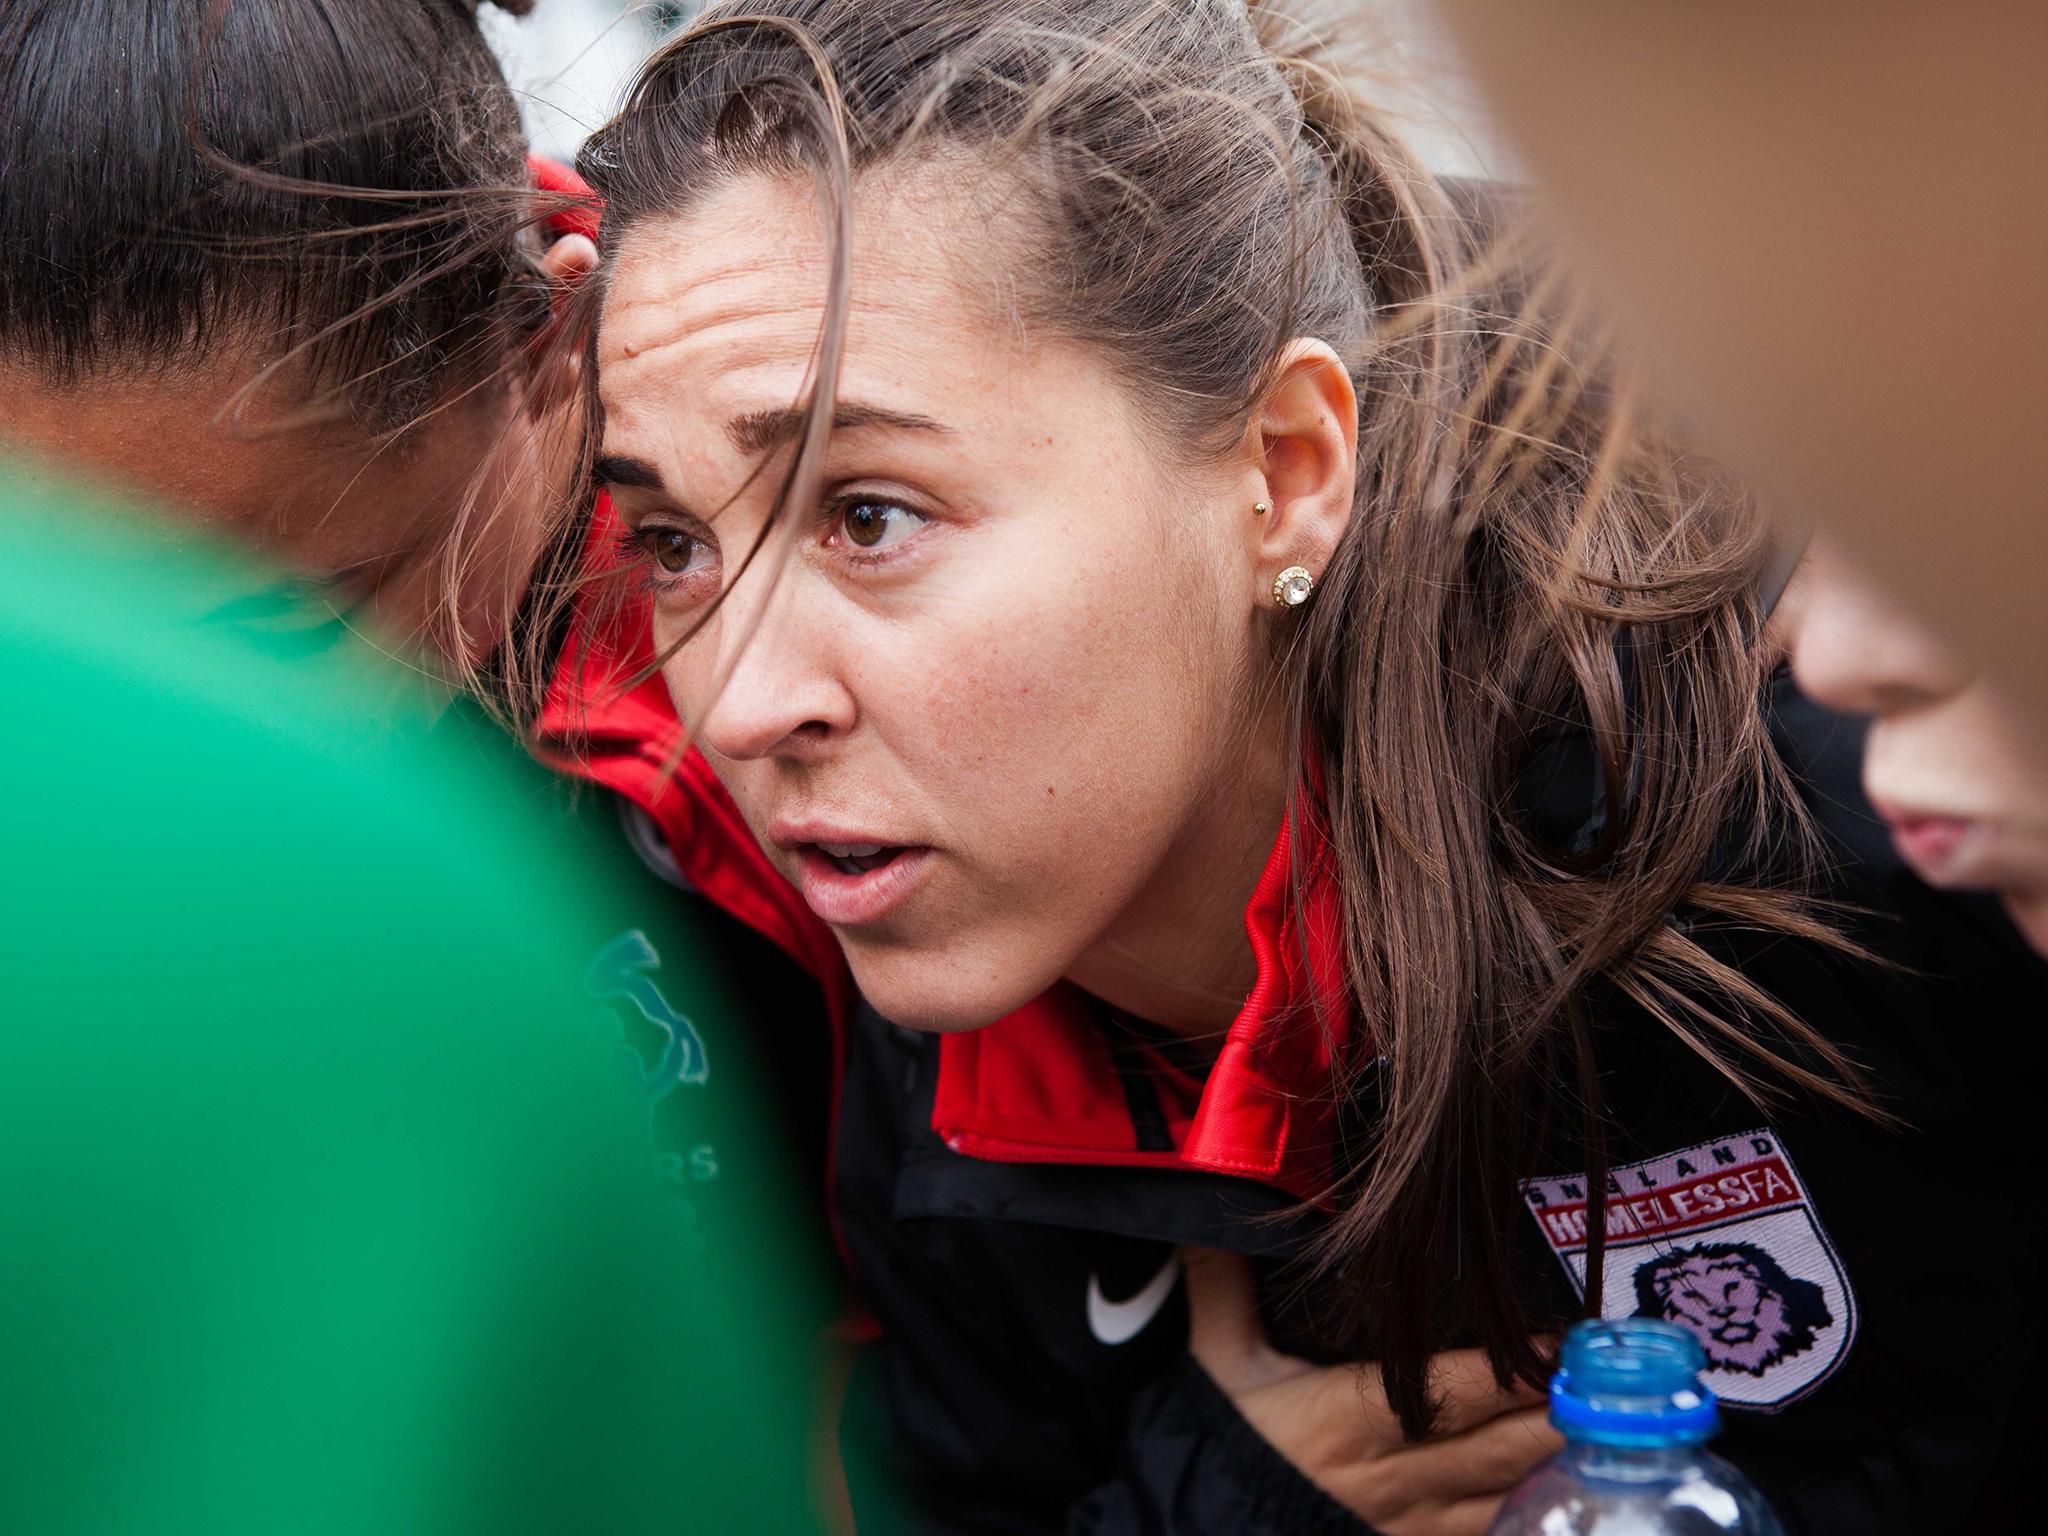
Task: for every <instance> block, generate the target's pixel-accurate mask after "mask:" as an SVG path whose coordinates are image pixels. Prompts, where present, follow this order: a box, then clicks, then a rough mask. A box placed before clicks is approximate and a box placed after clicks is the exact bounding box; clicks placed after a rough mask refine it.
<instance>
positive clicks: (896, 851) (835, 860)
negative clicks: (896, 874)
mask: <svg viewBox="0 0 2048 1536" xmlns="http://www.w3.org/2000/svg"><path fill="white" fill-rule="evenodd" d="M811 846H812V847H813V848H815V849H817V850H818V852H819V853H821V854H822V855H824V857H825V859H826V861H827V862H828V863H830V864H831V865H832V866H833V867H834V868H835V869H837V870H838V871H839V873H841V874H842V875H865V874H868V873H870V872H871V871H873V870H877V869H880V868H881V867H882V866H883V865H885V864H888V863H890V862H891V861H892V860H894V859H895V858H897V857H898V856H899V855H900V854H902V853H904V852H906V851H907V850H906V849H903V848H901V847H891V846H890V845H889V844H887V843H813V844H811Z"/></svg>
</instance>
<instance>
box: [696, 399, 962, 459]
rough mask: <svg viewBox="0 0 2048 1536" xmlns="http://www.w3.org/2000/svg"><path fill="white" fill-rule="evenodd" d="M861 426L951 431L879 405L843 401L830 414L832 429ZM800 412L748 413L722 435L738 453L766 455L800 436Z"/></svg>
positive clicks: (853, 429)
mask: <svg viewBox="0 0 2048 1536" xmlns="http://www.w3.org/2000/svg"><path fill="white" fill-rule="evenodd" d="M862 427H894V428H896V429H897V430H899V431H904V432H951V431H952V430H953V429H952V428H951V427H949V426H947V425H946V424H945V423H944V422H940V421H934V420H932V418H931V417H929V416H919V415H916V414H914V413H913V412H909V411H892V410H890V409H889V408H888V407H887V406H882V405H862V404H861V403H860V402H858V401H855V400H843V401H841V402H840V403H839V406H838V408H837V409H836V410H835V411H834V412H833V414H832V430H833V431H835V432H854V431H858V430H859V429H860V428H862ZM803 429H804V413H803V412H802V411H792V410H779V411H749V412H748V413H747V414H746V415H744V416H735V417H734V418H733V419H732V420H731V421H728V422H727V423H726V424H725V435H726V436H727V437H729V438H731V439H732V442H733V446H734V447H736V448H738V449H739V450H740V452H742V453H766V452H767V451H768V450H769V449H771V448H779V447H781V446H782V445H783V444H784V443H788V442H793V441H794V440H795V439H796V438H798V437H799V436H801V435H802V433H803Z"/></svg>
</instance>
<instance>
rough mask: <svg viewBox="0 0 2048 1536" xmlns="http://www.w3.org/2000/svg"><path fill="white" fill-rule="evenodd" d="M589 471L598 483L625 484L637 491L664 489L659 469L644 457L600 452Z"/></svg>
mask: <svg viewBox="0 0 2048 1536" xmlns="http://www.w3.org/2000/svg"><path fill="white" fill-rule="evenodd" d="M591 473H592V474H593V475H595V476H596V477H597V482H598V484H600V485H618V486H627V487H630V488H631V489H633V490H638V491H659V490H665V489H666V488H667V487H666V486H665V485H664V483H663V481H662V478H661V471H660V470H658V469H656V468H655V467H654V466H653V465H652V464H650V463H648V462H647V461H646V460H645V459H636V458H633V457H631V456H629V455H627V454H623V453H607V454H601V455H600V456H599V457H598V461H597V462H596V463H595V464H593V465H592V466H591Z"/></svg>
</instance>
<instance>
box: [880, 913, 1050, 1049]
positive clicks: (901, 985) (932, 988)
mask: <svg viewBox="0 0 2048 1536" xmlns="http://www.w3.org/2000/svg"><path fill="white" fill-rule="evenodd" d="M840 942H841V945H842V947H843V948H844V949H845V951H846V959H847V963H848V964H849V965H850V966H851V967H852V970H853V980H854V984H855V985H856V986H858V987H859V988H860V994H861V996H862V997H864V998H866V999H867V1002H868V1005H869V1006H870V1007H871V1008H873V1009H874V1010H875V1012H877V1013H879V1014H880V1015H881V1016H882V1017H883V1018H885V1019H887V1020H888V1021H889V1022H890V1023H892V1024H900V1025H902V1026H903V1027H904V1028H905V1029H916V1030H923V1031H925V1032H926V1033H929V1034H958V1033H960V1032H962V1031H965V1030H970V1029H981V1028H983V1027H985V1026H987V1025H990V1024H993V1023H995V1021H996V1020H997V1019H1000V1018H1003V1017H1004V1016H1005V1015H1007V1014H1011V1013H1015V1012H1016V1011H1017V1010H1018V1009H1019V1008H1021V1007H1023V1006H1024V1005H1025V1004H1026V1003H1028V1002H1030V1001H1031V999H1033V998H1034V997H1036V996H1038V994H1039V993H1041V992H1043V991H1044V990H1045V989H1046V988H1047V987H1049V986H1051V985H1052V983H1053V982H1054V981H1056V980H1057V979H1058V977H1057V975H1056V974H1055V975H1052V976H1040V975H1038V974H1037V973H1036V970H1035V969H1034V970H1033V972H1032V973H1031V974H1029V975H1020V974H1017V968H1015V967H1009V966H1005V965H1003V964H1002V963H1001V962H1000V961H996V960H993V959H991V957H989V956H988V955H987V954H986V953H974V952H971V951H969V950H968V949H967V948H966V947H964V946H963V947H960V948H955V947H952V946H946V947H943V948H907V947H903V946H898V945H885V944H864V943H861V942H860V941H858V940H853V939H848V938H846V937H845V936H843V935H842V936H841V940H840Z"/></svg>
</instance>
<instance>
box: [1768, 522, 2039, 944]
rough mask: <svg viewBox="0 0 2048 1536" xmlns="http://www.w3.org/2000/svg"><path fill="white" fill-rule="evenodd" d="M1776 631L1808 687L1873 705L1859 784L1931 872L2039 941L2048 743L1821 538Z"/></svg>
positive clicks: (1836, 703)
mask: <svg viewBox="0 0 2048 1536" xmlns="http://www.w3.org/2000/svg"><path fill="white" fill-rule="evenodd" d="M1785 608H1786V610H1787V611H1786V613H1785V616H1784V619H1783V620H1782V622H1781V630H1782V632H1783V633H1784V635H1785V636H1786V640H1787V643H1788V646H1789V649H1790V651H1791V656H1792V668H1793V671H1794V673H1795V674H1796V675H1797V677H1798V679H1799V683H1800V686H1801V687H1802V688H1803V689H1805V691H1806V692H1807V694H1808V695H1810V696H1811V697H1812V698H1814V699H1815V700H1817V701H1818V702H1820V703H1822V704H1826V705H1829V706H1830V707H1832V708H1835V709H1841V710H1847V711H1851V712H1854V713H1859V714H1868V715H1870V716H1872V717H1873V718H1872V721H1871V729H1870V744H1869V747H1868V749H1867V752H1866V756H1865V759H1864V769H1863V778H1864V787H1865V789H1866V791H1867V792H1868V794H1869V796H1870V800H1871V803H1872V804H1873V805H1874V806H1875V807H1876V808H1877V811H1878V814H1880V815H1881V816H1883V817H1884V819H1885V820H1886V822H1888V823H1889V824H1890V826H1891V829H1892V837H1893V840H1894V841H1895V842H1896V843H1897V845H1898V849H1899V853H1900V855H1901V856H1902V857H1903V858H1904V859H1905V860H1906V862H1907V863H1909V864H1911V865H1912V866H1913V868H1914V869H1915V871H1917V872H1918V873H1919V875H1920V876H1921V877H1922V878H1923V879H1925V880H1926V881H1927V882H1928V883H1929V884H1932V885H1938V886H1943V887H1947V888H1957V889H1983V890H1991V891H1996V892H1997V893H1998V894H1999V895H2000V896H2001V897H2003V898H2004V901H2005V904H2006V906H2007V908H2008V909H2009V910H2010V911H2011V912H2012V915H2013V918H2014V920H2015V921H2016V922H2017V923H2018V924H2019V926H2020V928H2021V930H2022V931H2023V932H2024V933H2025V934H2026V935H2027V937H2028V939H2029V940H2030V941H2031V942H2032V943H2033V945H2034V947H2035V948H2037V949H2039V950H2041V951H2042V952H2043V953H2048V753H2044V751H2043V749H2042V747H2041V746H2040V745H2038V744H2037V743H2035V742H2034V741H2033V740H2031V739H2029V738H2028V736H2027V734H2026V733H2025V731H2024V729H2023V727H2022V726H2021V724H2020V723H2019V720H2018V717H2017V716H2016V714H2015V713H2014V712H2013V711H2012V710H2010V709H2009V708H2008V707H2007V706H2006V705H2005V704H2004V702H2003V701H2002V700H2000V699H1999V698H1998V697H1997V695H1996V694H1994V693H1993V692H1992V690H1991V689H1990V688H1989V686H1988V685H1987V684H1986V683H1984V681H1983V680H1982V679H1978V678H1971V677H1969V676H1967V675H1965V674H1963V673H1961V672H1960V671H1958V669H1957V667H1956V665H1955V663H1954V661H1953V660H1952V659H1951V658H1950V656H1949V654H1948V652H1947V650H1946V648H1945V647H1944V646H1943V645H1942V644H1941V643H1940V642H1939V641H1938V640H1936V639H1935V638H1934V637H1933V636H1932V635H1929V634H1928V633H1927V632H1926V631H1925V630H1924V629H1922V628H1921V626H1920V625H1919V624H1918V622H1917V621H1915V620H1914V619H1913V618H1912V617H1911V616H1909V615H1908V614H1906V613H1904V612H1902V611H1901V610H1900V609H1899V608H1898V607H1897V606H1896V605H1895V604H1894V603H1893V602H1892V601H1891V600H1890V599H1889V598H1887V597H1886V596H1885V595H1884V594H1883V593H1881V592H1879V591H1878V590H1877V589H1876V588H1875V587H1874V586H1873V585H1871V584H1870V582H1869V581H1867V580H1866V579H1865V578H1864V577H1863V575H1862V574H1861V573H1860V572H1858V571H1857V570H1855V569H1854V568H1853V567H1852V566H1851V565H1850V564H1849V563H1848V562H1847V561H1846V560H1845V559H1844V558H1843V557H1842V555H1841V554H1840V552H1839V551H1838V550H1835V549H1833V548H1831V547H1829V546H1828V545H1827V543H1826V541H1825V540H1823V541H1820V542H1819V543H1817V544H1816V545H1815V547H1814V549H1813V551H1812V552H1811V553H1810V554H1809V555H1808V556H1807V558H1806V562H1805V564H1804V565H1803V566H1802V567H1801V569H1800V573H1799V576H1798V579H1797V580H1796V581H1795V582H1794V583H1793V585H1792V588H1791V589H1790V591H1789V592H1788V593H1787V594H1786V604H1785Z"/></svg>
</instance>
